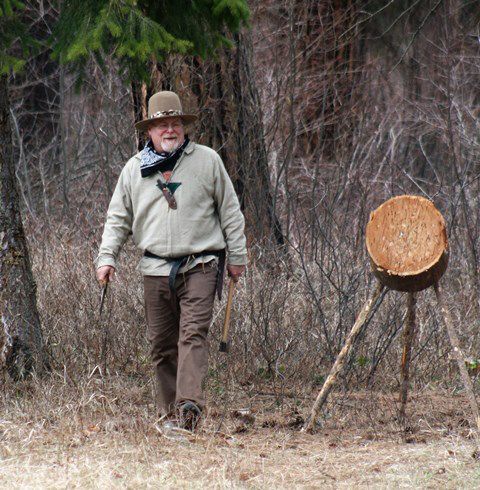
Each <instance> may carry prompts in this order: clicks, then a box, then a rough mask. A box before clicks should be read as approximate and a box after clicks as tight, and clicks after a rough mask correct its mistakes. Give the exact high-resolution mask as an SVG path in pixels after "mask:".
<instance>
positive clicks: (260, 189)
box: [232, 31, 284, 245]
mask: <svg viewBox="0 0 480 490" xmlns="http://www.w3.org/2000/svg"><path fill="white" fill-rule="evenodd" d="M235 42H236V51H235V55H234V57H233V66H232V72H233V78H232V88H233V97H234V101H235V109H234V110H235V111H236V114H235V116H236V117H234V119H233V120H234V121H236V123H237V127H236V128H235V132H236V134H235V138H236V148H237V162H238V175H239V182H237V184H238V187H241V188H238V189H237V192H239V194H240V202H241V204H242V208H243V209H244V212H245V214H246V216H247V220H248V221H249V222H250V223H253V224H254V226H255V229H254V230H253V231H254V233H255V237H256V238H257V239H259V238H266V239H267V240H270V241H271V242H272V243H274V244H276V245H284V236H283V233H282V228H281V225H280V221H279V219H278V217H277V215H276V212H275V203H274V199H273V196H272V192H271V185H270V172H269V168H268V156H267V150H266V145H265V136H264V130H263V121H262V110H261V103H260V96H259V93H258V89H257V86H256V81H255V74H254V73H253V61H252V51H253V46H252V40H251V34H250V33H249V32H248V31H245V32H242V33H240V34H236V35H235Z"/></svg>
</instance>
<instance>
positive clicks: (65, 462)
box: [0, 372, 480, 488]
mask: <svg viewBox="0 0 480 490" xmlns="http://www.w3.org/2000/svg"><path fill="white" fill-rule="evenodd" d="M394 399H395V397H394V396H393V395H392V396H387V395H384V394H383V395H378V394H376V393H369V394H365V393H357V394H351V395H350V396H348V397H340V396H338V395H337V397H336V398H335V400H336V402H337V403H336V407H335V409H334V410H333V411H332V412H331V414H330V415H331V416H330V418H328V419H327V421H326V423H325V425H324V427H323V428H322V429H321V430H320V431H319V432H318V433H317V434H315V435H305V434H301V433H300V432H299V423H300V422H301V414H302V413H305V411H306V409H307V408H308V407H309V406H310V403H311V400H310V399H306V400H301V401H299V400H295V399H292V398H288V399H283V400H282V401H281V402H279V400H278V399H275V397H272V396H269V395H257V396H255V397H253V398H250V399H247V398H243V399H242V398H235V399H230V400H229V401H228V403H227V404H226V405H225V404H220V403H216V404H215V403H214V402H213V401H212V402H211V404H210V405H211V408H210V410H209V412H208V415H207V418H206V420H205V422H204V424H203V427H202V429H201V430H200V431H199V432H198V434H196V435H194V436H192V437H191V438H189V439H188V440H182V441H177V440H171V439H169V438H166V437H164V436H163V435H162V434H161V433H160V432H159V431H158V429H157V427H158V426H157V425H156V417H155V411H154V408H153V405H152V403H151V400H152V396H151V386H150V383H149V381H148V378H136V379H134V378H127V377H116V378H110V379H107V380H104V379H102V377H101V376H99V375H98V372H97V373H95V374H94V375H92V376H91V377H90V378H88V377H87V378H86V379H85V380H82V381H79V382H78V383H76V384H75V385H72V384H69V382H68V381H65V380H61V379H55V378H52V379H49V380H44V381H42V382H38V381H30V382H26V383H24V384H22V385H17V386H12V385H11V384H9V385H7V384H5V385H4V388H3V391H2V398H1V402H0V403H1V405H0V413H1V414H2V415H1V417H0V467H1V469H2V471H1V472H0V486H1V487H8V488H31V487H36V488H67V487H68V488H70V487H81V488H92V487H95V488H98V487H101V488H112V487H118V488H137V487H188V488H200V487H202V488H203V487H222V488H225V487H227V488H228V487H234V488H236V487H252V488H264V487H318V486H326V487H352V486H355V487H370V486H375V487H392V486H394V487H418V486H421V487H439V486H440V487H442V488H459V487H477V486H478V485H480V466H479V462H478V460H477V459H476V458H475V457H472V454H473V452H474V448H475V443H474V441H473V440H472V439H471V438H470V436H471V434H470V429H469V427H468V422H466V419H465V417H464V416H465V415H466V414H465V413H464V411H463V408H462V407H463V406H464V401H463V399H462V398H461V397H459V396H456V397H454V396H449V397H447V396H445V395H444V394H442V393H439V392H437V393H432V392H423V393H419V394H417V395H416V396H415V397H414V399H413V403H411V404H410V407H409V408H410V411H411V422H412V424H411V427H410V429H409V433H408V436H407V440H408V443H406V442H404V441H402V438H401V436H400V431H399V428H398V426H397V424H396V422H395V401H394ZM245 407H246V408H248V410H249V415H248V416H247V417H244V416H241V414H239V413H236V412H235V410H234V409H238V408H245ZM374 407H376V409H375V410H374Z"/></svg>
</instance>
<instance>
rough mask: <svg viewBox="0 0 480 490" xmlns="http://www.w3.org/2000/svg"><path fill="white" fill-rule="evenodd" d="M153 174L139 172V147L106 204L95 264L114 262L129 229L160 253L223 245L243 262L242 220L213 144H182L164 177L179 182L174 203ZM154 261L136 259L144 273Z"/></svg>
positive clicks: (138, 241) (171, 254)
mask: <svg viewBox="0 0 480 490" xmlns="http://www.w3.org/2000/svg"><path fill="white" fill-rule="evenodd" d="M157 179H158V176H157V175H155V174H154V175H151V176H149V177H142V176H141V174H140V154H139V153H138V154H137V155H135V156H133V157H132V158H131V159H130V160H129V161H128V162H127V164H126V165H125V167H124V168H123V170H122V173H121V174H120V177H119V179H118V182H117V186H116V188H115V191H114V193H113V196H112V200H111V201H110V205H109V207H108V212H107V220H106V223H105V228H104V232H103V236H102V244H101V246H100V250H99V253H98V257H97V260H96V264H97V267H101V266H104V265H111V266H113V267H116V258H117V256H118V253H119V252H120V249H121V248H122V246H123V244H124V243H125V241H126V240H127V238H128V236H129V235H130V234H132V238H133V241H134V243H135V244H136V245H137V247H139V248H140V249H142V250H148V251H149V252H152V253H154V254H156V255H159V256H161V257H181V256H184V255H189V254H193V253H198V252H203V251H206V250H221V249H223V248H225V246H226V247H227V253H228V263H229V264H232V265H244V264H246V263H247V250H246V240H245V234H244V226H245V220H244V217H243V214H242V212H241V211H240V205H239V202H238V198H237V195H236V194H235V190H234V188H233V185H232V182H231V180H230V177H229V176H228V174H227V171H226V170H225V167H224V165H223V162H222V160H221V158H220V156H219V155H218V154H217V153H216V152H215V151H214V150H212V149H211V148H208V147H207V146H203V145H199V144H196V143H194V142H190V143H189V144H188V145H187V147H186V148H185V150H184V152H183V154H182V156H181V157H180V159H179V160H178V162H177V164H176V166H175V168H174V169H173V172H172V175H171V177H170V181H169V182H170V183H172V184H175V183H176V184H180V185H178V187H177V188H176V189H175V192H174V196H175V199H176V201H177V209H170V208H169V206H168V203H167V201H166V199H165V197H164V196H163V194H162V192H161V191H160V189H159V188H158V187H157ZM153 260H155V259H153ZM142 264H143V265H142ZM154 267H155V265H152V259H149V260H145V259H144V260H142V261H141V262H140V264H139V269H140V271H141V272H142V273H143V274H149V273H151V270H152V268H154Z"/></svg>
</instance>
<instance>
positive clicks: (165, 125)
mask: <svg viewBox="0 0 480 490" xmlns="http://www.w3.org/2000/svg"><path fill="white" fill-rule="evenodd" d="M148 136H149V137H150V139H151V140H152V143H153V146H154V148H155V150H157V151H158V152H161V151H167V152H169V153H170V152H172V151H174V150H176V149H177V148H178V147H179V146H181V144H182V143H183V142H184V141H185V131H184V129H183V122H182V119H181V118H180V117H167V118H166V119H160V120H159V121H155V122H152V124H151V125H150V127H149V128H148Z"/></svg>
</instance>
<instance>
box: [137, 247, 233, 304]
mask: <svg viewBox="0 0 480 490" xmlns="http://www.w3.org/2000/svg"><path fill="white" fill-rule="evenodd" d="M143 255H144V256H145V257H149V258H151V259H161V260H166V261H167V262H169V263H171V264H172V269H171V270H170V274H169V276H168V287H169V289H170V293H171V294H172V297H173V295H174V294H175V280H176V279H177V275H178V271H179V270H180V268H181V267H183V266H184V265H185V264H186V263H187V262H188V259H189V258H191V257H193V258H197V257H205V256H206V255H215V257H218V269H217V284H216V286H215V291H216V293H217V295H218V299H219V300H220V299H222V289H223V276H224V274H225V256H226V254H225V249H222V250H205V251H204V252H198V253H194V254H189V255H184V256H183V257H160V255H156V254H154V253H152V252H149V251H148V250H145V252H143Z"/></svg>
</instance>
